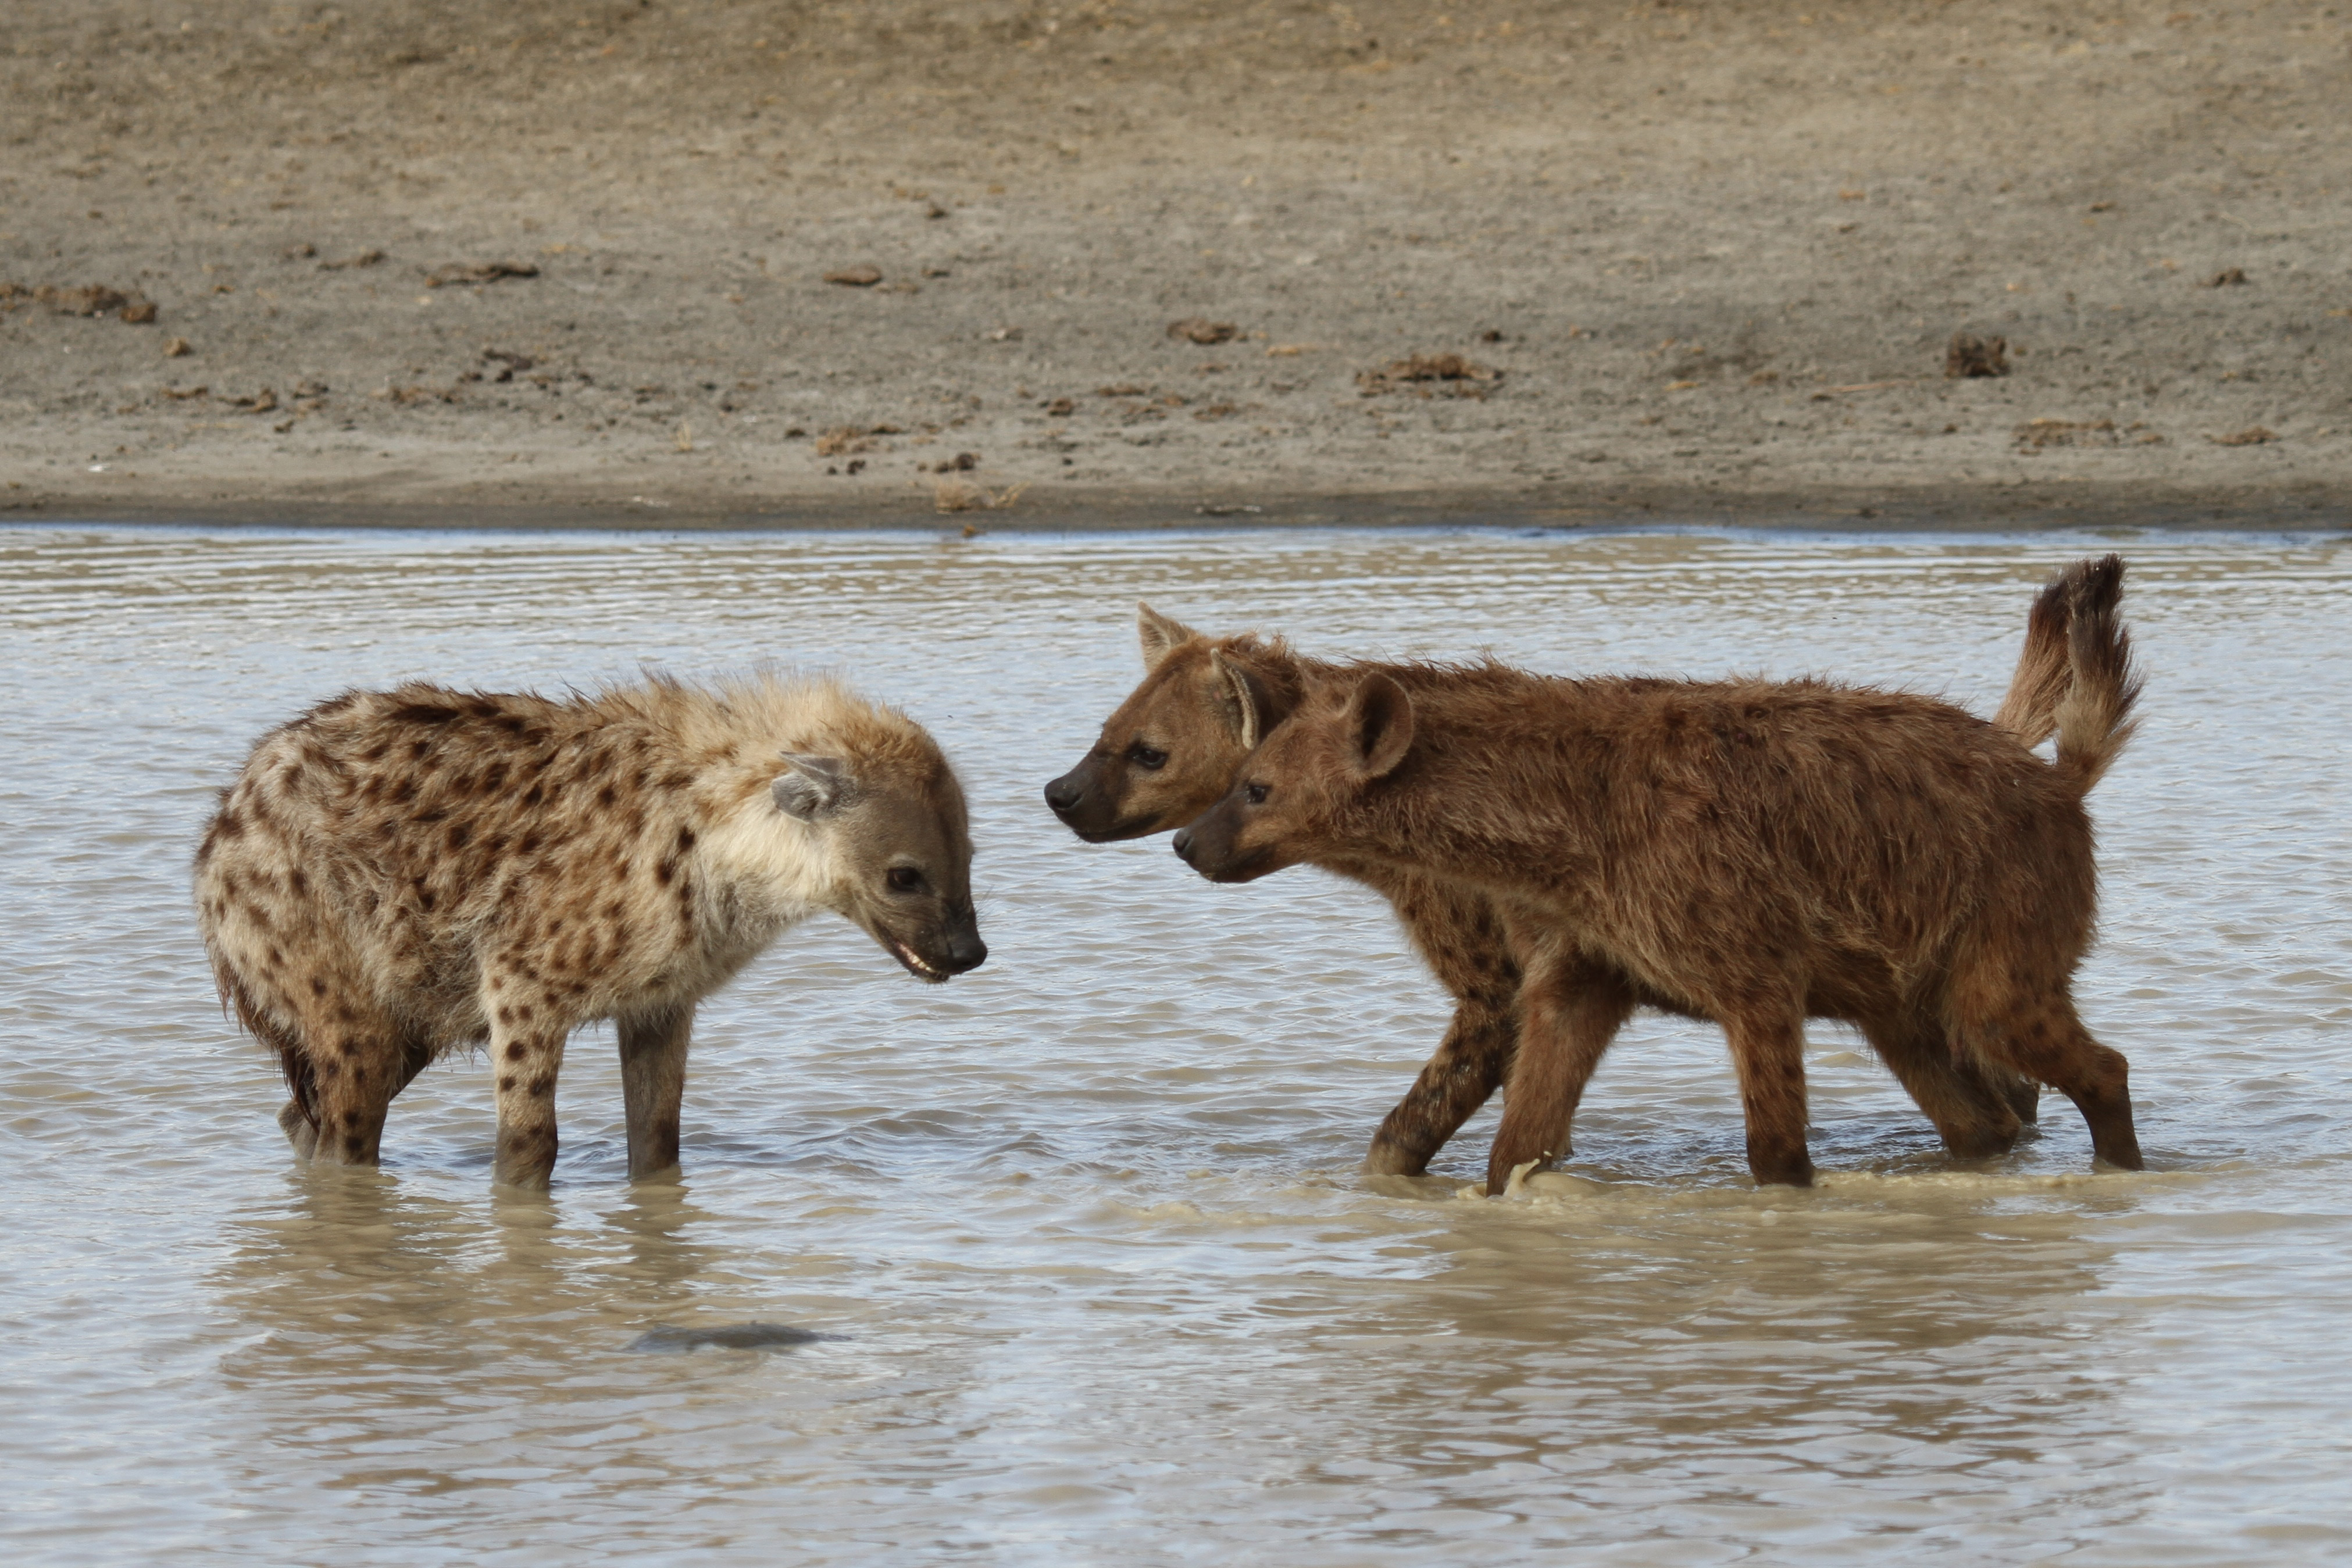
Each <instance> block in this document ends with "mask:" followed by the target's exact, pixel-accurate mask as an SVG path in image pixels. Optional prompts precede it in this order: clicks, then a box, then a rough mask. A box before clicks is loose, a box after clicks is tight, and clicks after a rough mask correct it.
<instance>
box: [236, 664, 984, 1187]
mask: <svg viewBox="0 0 2352 1568" xmlns="http://www.w3.org/2000/svg"><path fill="white" fill-rule="evenodd" d="M196 907H197V914H198V918H199V921H200V923H201V925H202V926H203V930H204V938H205V951H206V952H207V953H208V954H209V955H210V956H211V958H212V965H213V973H214V976H215V978H216V979H217V980H218V982H219V985H220V990H221V996H222V998H223V1000H224V1002H225V1003H226V1005H227V1006H229V1007H231V1008H232V1009H235V1011H236V1017H237V1019H238V1020H239V1021H240V1022H242V1023H243V1024H244V1026H245V1027H246V1029H247V1030H249V1031H250V1032H251V1033H252V1034H253V1035H254V1037H255V1038H256V1039H257V1040H260V1041H261V1042H262V1043H263V1044H265V1045H267V1046H268V1047H269V1048H270V1049H271V1050H273V1051H276V1052H277V1054H278V1061H279V1063H280V1064H281V1066H282V1067H283V1068H284V1070H285V1073H286V1081H287V1083H288V1085H289V1087H290V1088H291V1090H292V1091H293V1100H292V1103H289V1105H288V1106H287V1107H286V1109H285V1111H283V1112H282V1113H280V1114H279V1118H278V1120H279V1122H280V1124H282V1125H283V1126H284V1127H285V1128H286V1132H287V1134H288V1136H289V1138H291V1139H292V1140H293V1142H294V1144H295V1145H296V1147H297V1148H298V1149H300V1150H302V1151H304V1152H306V1153H309V1154H310V1155H312V1156H313V1157H314V1158H316V1159H320V1160H324V1161H331V1162H334V1163H338V1164H345V1165H373V1164H374V1163H375V1162H376V1157H377V1150H378V1145H379V1143H380V1141H381V1139H382V1137H383V1120H384V1113H385V1111H386V1109H387V1108H388V1107H389V1106H390V1105H391V1103H392V1101H393V1098H394V1096H395V1095H397V1094H398V1093H399V1092H401V1090H402V1089H404V1088H405V1087H406V1086H407V1085H408V1083H409V1082H410V1081H411V1080H412V1079H414V1078H415V1076H416V1074H417V1073H418V1072H419V1071H422V1070H423V1069H424V1068H425V1064H426V1063H428V1062H430V1061H433V1060H434V1059H435V1058H436V1057H437V1056H439V1055H440V1054H441V1053H442V1052H444V1051H448V1050H450V1049H452V1048H453V1047H457V1046H462V1045H470V1044H479V1043H482V1042H485V1041H487V1042H488V1046H489V1051H490V1058H491V1061H492V1063H493V1065H494V1066H495V1068H496V1070H497V1082H498V1107H499V1141H498V1163H497V1174H498V1179H499V1181H501V1182H505V1183H509V1184H512V1185H515V1186H544V1185H545V1184H546V1182H547V1179H548V1175H549V1172H550V1171H551V1169H552V1168H553V1166H554V1164H555V1146H556V1135H555V1080H556V1072H557V1070H558V1069H559V1068H560V1067H561V1065H562V1061H563V1046H564V1040H565V1039H566V1038H567V1037H568V1036H569V1035H570V1034H571V1033H572V1030H575V1029H577V1028H578V1027H579V1026H581V1025H582V1024H583V1023H588V1022H591V1021H593V1020H597V1019H612V1020H613V1021H614V1025H615V1026H616V1028H617V1030H618V1031H619V1035H620V1047H621V1064H622V1082H623V1090H624V1094H625V1099H626V1102H627V1112H628V1130H629V1174H630V1176H632V1177H639V1176H650V1175H653V1174H655V1173H657V1172H660V1171H664V1170H667V1169H668V1168H669V1167H671V1166H675V1165H676V1164H677V1144H678V1115H679V1106H680V1101H681V1097H682V1096H683V1093H684V1092H685V1085H686V1055H687V1040H688V1033H689V1031H690V1030H691V1028H692V1026H693V1021H694V1009H695V1005H696V1004H697V1003H698V1001H700V1000H701V999H702V998H704V997H706V996H709V994H710V993H711V992H713V991H715V990H717V989H718V988H719V987H720V986H722V985H724V984H726V983H727V981H728V980H729V979H730V977H733V975H734V974H735V973H736V971H737V970H739V969H740V968H741V967H743V966H744V964H746V963H747V962H749V961H750V960H751V957H752V956H754V955H756V954H757V953H759V952H760V951H761V949H762V948H764V947H766V946H768V945H769V944H770V943H771V942H772V941H774V940H775V939H776V937H777V936H780V935H782V933H783V931H784V930H785V929H786V928H787V927H789V926H791V925H793V924H795V923H796V922H798V921H800V920H802V919H803V918H805V917H806V916H808V915H813V914H814V913H816V912H818V911H820V910H828V909H829V910H832V911H835V913H837V914H840V915H845V916H847V917H848V918H849V919H850V920H852V921H854V922H855V923H856V924H857V925H860V926H862V927H863V928H864V929H865V930H866V933H867V934H868V935H870V936H873V938H874V939H875V940H876V941H877V942H878V943H880V944H881V945H882V946H883V947H884V948H886V949H887V950H888V951H889V953H890V954H891V955H892V956H894V957H896V958H897V959H898V961H899V963H901V964H902V965H904V966H905V967H907V969H908V970H909V971H910V972H911V973H913V974H915V975H916V976H918V977H920V978H922V979H925V980H930V981H935V982H936V981H943V980H945V979H947V978H948V977H950V976H951V975H958V974H961V973H962V972H964V971H965V970H967V969H971V968H973V967H977V966H978V965H979V964H980V963H981V962H982V959H984V958H985V957H986V956H987V955H988V949H987V947H986V946H985V945H983V944H982V941H981V938H980V928H979V925H978V922H977V920H976V918H975V916H974V915H973V911H972V904H971V835H970V833H969V831H968V830H967V826H966V821H965V812H964V799H963V790H962V789H961V786H960V785H959V784H958V782H957V780H956V777H955V774H954V772H953V771H952V770H951V769H950V768H949V766H948V763H947V759H946V758H945V757H943V756H942V755H941V754H940V748H939V747H938V745H937V744H936V743H934V742H933V741H932V739H931V737H929V735H928V734H926V733H925V732H924V730H923V729H922V727H920V726H919V725H918V724H916V723H915V722H914V721H913V720H912V719H910V718H908V717H907V716H905V715H903V714H900V713H898V712H896V711H894V710H892V709H889V708H887V707H881V706H877V705H875V704H872V703H868V702H866V701H865V700H864V699H862V698H860V697H857V696H856V695H853V694H852V693H850V692H849V691H848V690H847V689H846V688H845V687H843V686H841V685H838V684H836V683H835V682H832V681H829V680H785V679H781V678H775V677H757V678H752V679H748V680H744V681H740V682H736V683H733V684H730V685H719V686H714V687H707V688H706V687H700V686H694V685H685V684H682V683H679V682H676V681H671V680H666V679H656V680H653V681H650V682H647V683H646V684H644V685H633V686H627V687H623V688H617V689H614V690H611V691H606V692H604V693H603V694H601V695H595V696H588V697H578V698H574V699H572V700H570V701H562V702H558V701H551V700H549V699H546V698H543V697H538V696H530V695H510V694H485V693H478V692H459V691H449V690H446V689H443V688H441V687H438V686H431V685H404V686H400V687H398V688H396V689H394V690H393V691H388V692H347V693H345V694H344V695H341V696H339V697H336V698H335V699H333V700H332V701H331V702H326V703H322V704H320V706H317V707H315V708H313V709H311V710H310V712H309V713H306V714H304V715H303V716H301V717H299V718H298V719H296V720H294V721H293V722H292V723H290V724H288V725H286V726H284V727H281V728H278V729H276V730H273V731H271V732H270V733H269V734H268V735H266V736H264V737H262V738H261V740H260V741H259V743H258V744H257V745H256V746H255V747H254V749H253V755H252V756H251V758H248V759H247V762H246V765H245V770H244V772H243V773H242V774H241V775H240V776H239V777H238V779H237V780H236V783H235V784H233V785H231V786H230V787H229V788H228V789H226V790H225V791H224V792H223V794H222V797H221V806H220V810H219V811H218V813H217V814H215V817H214V818H213V821H212V824H211V826H210V827H209V828H207V829H206V830H205V837H204V842H203V846H202V847H201V848H200V849H199V850H198V851H197V852H196Z"/></svg>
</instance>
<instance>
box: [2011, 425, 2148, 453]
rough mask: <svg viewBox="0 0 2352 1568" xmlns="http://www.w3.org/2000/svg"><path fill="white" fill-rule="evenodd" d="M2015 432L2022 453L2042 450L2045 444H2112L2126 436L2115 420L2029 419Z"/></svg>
mask: <svg viewBox="0 0 2352 1568" xmlns="http://www.w3.org/2000/svg"><path fill="white" fill-rule="evenodd" d="M2016 435H2017V445H2018V450H2020V451H2021V452H2039V451H2041V450H2042V448H2043V447H2045V446H2113V445H2115V444H2116V443H2117V442H2119V441H2121V440H2122V439H2123V437H2122V436H2121V435H2120V434H2117V432H2116V422H2115V421H2114V420H2112V419H2092V420H2073V419H2029V420H2027V421H2026V422H2025V423H2023V424H2021V425H2019V426H2018V427H2017V430H2016Z"/></svg>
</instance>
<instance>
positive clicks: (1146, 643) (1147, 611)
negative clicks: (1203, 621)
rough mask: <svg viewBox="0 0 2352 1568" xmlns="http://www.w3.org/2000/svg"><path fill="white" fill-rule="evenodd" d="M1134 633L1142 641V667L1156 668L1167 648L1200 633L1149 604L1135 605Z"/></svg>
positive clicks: (1187, 641) (1190, 639)
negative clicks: (1171, 618) (1172, 619)
mask: <svg viewBox="0 0 2352 1568" xmlns="http://www.w3.org/2000/svg"><path fill="white" fill-rule="evenodd" d="M1135 634H1136V636H1137V638H1138V639H1139V641H1140V642H1141V643H1143V667H1144V668H1145V669H1147V670H1156V669H1158V668H1159V667H1160V660H1162V659H1164V658H1166V657H1167V656H1168V653H1169V650H1170V649H1171V648H1173V647H1175V646H1176V644H1177V643H1189V642H1191V641H1192V639H1193V638H1195V637H1197V636H1199V635H1200V633H1199V632H1195V631H1193V630H1192V628H1191V627H1190V626H1187V625H1185V624H1184V623H1183V622H1181V621H1171V620H1169V619H1168V617H1166V616H1165V615H1162V614H1160V612H1158V611H1157V610H1154V609H1153V608H1151V606H1150V605H1149V604H1138V605H1137V606H1136V607H1135Z"/></svg>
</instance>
